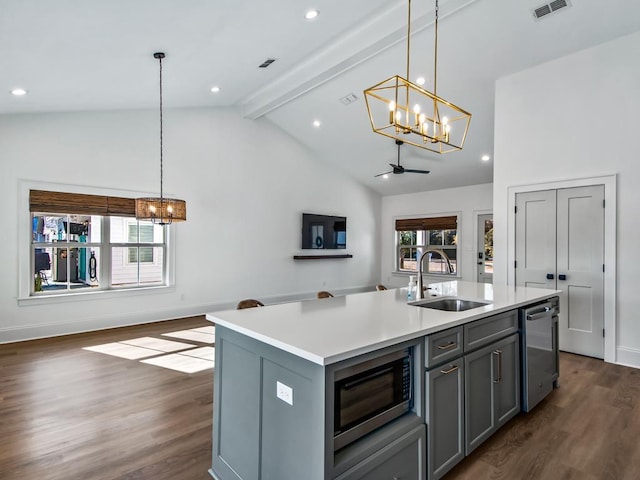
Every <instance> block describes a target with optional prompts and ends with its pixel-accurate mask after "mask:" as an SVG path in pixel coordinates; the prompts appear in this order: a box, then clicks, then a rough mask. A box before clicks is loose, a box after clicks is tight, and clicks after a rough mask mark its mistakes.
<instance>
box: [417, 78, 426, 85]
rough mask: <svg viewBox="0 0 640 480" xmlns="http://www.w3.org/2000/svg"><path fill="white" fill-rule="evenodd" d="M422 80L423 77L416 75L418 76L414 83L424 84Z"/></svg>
mask: <svg viewBox="0 0 640 480" xmlns="http://www.w3.org/2000/svg"><path fill="white" fill-rule="evenodd" d="M424 81H425V80H424V77H418V78H416V83H417V84H418V85H424Z"/></svg>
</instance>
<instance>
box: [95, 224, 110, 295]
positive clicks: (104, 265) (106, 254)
mask: <svg viewBox="0 0 640 480" xmlns="http://www.w3.org/2000/svg"><path fill="white" fill-rule="evenodd" d="M101 218H102V238H101V239H100V240H101V241H102V251H103V253H102V254H101V255H100V258H101V261H100V272H98V281H99V282H100V283H99V284H100V285H104V288H105V289H107V290H111V277H112V272H111V265H112V262H111V258H112V254H113V252H112V251H111V249H112V246H111V219H110V218H109V217H101Z"/></svg>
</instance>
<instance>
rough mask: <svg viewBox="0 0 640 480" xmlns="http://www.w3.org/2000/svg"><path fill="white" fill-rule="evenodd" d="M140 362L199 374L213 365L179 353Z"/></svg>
mask: <svg viewBox="0 0 640 480" xmlns="http://www.w3.org/2000/svg"><path fill="white" fill-rule="evenodd" d="M185 353H186V352H185ZM140 361H141V362H142V363H146V364H148V365H155V366H157V367H163V368H169V369H171V370H177V371H178V372H183V373H196V372H201V371H202V370H207V369H209V368H213V365H214V364H213V362H212V361H211V360H204V359H202V358H197V357H191V356H188V355H185V354H180V353H171V354H169V355H162V356H160V357H154V358H148V359H146V360H140Z"/></svg>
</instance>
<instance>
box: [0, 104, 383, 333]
mask: <svg viewBox="0 0 640 480" xmlns="http://www.w3.org/2000/svg"><path fill="white" fill-rule="evenodd" d="M164 133H165V151H164V153H165V185H164V186H165V191H167V192H170V193H173V194H176V195H177V196H179V197H180V198H183V199H185V200H186V201H187V215H188V220H187V222H186V223H180V224H176V225H174V226H173V227H172V228H175V229H176V246H177V249H176V252H177V253H176V258H177V269H176V274H175V278H176V285H175V289H173V290H169V291H164V292H162V293H149V294H144V295H134V294H130V293H124V294H122V295H117V298H113V296H111V297H110V298H96V297H95V296H94V297H92V298H91V299H84V300H81V301H75V302H63V303H60V302H52V303H49V304H45V305H43V304H41V303H38V302H30V303H28V304H27V305H24V303H25V302H19V301H18V286H17V283H18V277H19V275H18V270H19V268H27V271H28V267H25V266H26V265H28V263H27V262H28V259H27V258H20V256H19V255H18V250H19V248H18V238H19V235H18V232H17V231H16V230H17V229H16V225H18V224H19V223H20V222H19V221H18V216H21V217H20V218H23V217H22V216H27V218H28V215H29V212H28V211H22V210H19V206H18V205H19V203H20V201H19V196H20V193H19V190H20V187H19V185H21V184H22V183H21V180H24V181H47V182H54V183H60V184H68V185H88V186H91V187H96V188H99V189H117V190H119V191H122V190H129V191H138V192H139V191H148V192H155V193H156V194H157V191H158V189H159V159H158V151H159V146H158V141H159V140H158V118H157V111H128V112H122V111H119V112H84V113H64V114H39V115H6V116H0V164H1V165H2V175H1V176H0V199H1V202H0V203H1V204H2V205H3V211H4V219H5V220H4V235H3V242H2V244H3V245H2V252H3V256H2V258H3V268H2V275H0V342H3V341H4V342H6V341H12V340H18V339H24V338H35V337H41V336H49V335H56V334H61V333H68V332H75V331H85V330H91V329H98V328H104V327H110V326H118V325H123V324H129V323H138V322H145V321H152V320H159V319H166V318H175V317H179V316H183V315H189V314H197V313H203V312H206V311H210V310H212V309H215V308H220V307H228V306H231V305H235V303H236V302H237V301H238V300H239V299H242V298H246V297H255V298H260V299H263V300H266V301H267V302H268V301H274V300H276V299H282V298H284V297H287V296H308V295H312V294H314V293H315V291H317V290H321V289H326V290H333V291H340V290H349V289H359V288H363V287H366V286H371V285H374V284H375V283H377V281H378V276H379V272H380V261H379V257H380V255H379V253H380V248H379V230H378V219H379V215H380V198H379V196H378V195H377V194H375V193H373V192H372V191H371V190H369V189H367V188H365V187H363V186H361V185H360V184H358V183H356V182H354V181H353V180H350V179H349V178H347V177H345V176H344V175H342V174H340V173H339V172H336V171H335V168H332V167H329V166H327V167H325V166H324V165H323V164H322V163H320V162H317V161H316V160H314V159H313V158H312V155H311V154H310V153H309V151H307V150H306V149H305V148H304V147H302V146H301V145H300V144H298V143H296V142H295V141H294V140H292V139H291V138H290V137H288V136H287V135H286V134H285V133H283V132H282V131H281V130H279V129H278V128H276V127H275V126H273V125H272V124H271V123H269V122H268V121H266V120H258V121H251V120H246V119H243V118H241V117H240V116H239V115H237V114H236V113H235V111H233V110H230V109H179V110H178V109H176V110H168V111H166V112H165V132H164ZM302 212H312V213H324V214H334V215H345V216H346V217H347V219H348V220H347V223H348V232H347V250H346V251H340V253H351V254H353V256H354V257H353V258H352V259H347V260H323V261H306V262H300V261H294V260H293V259H292V256H293V255H294V254H298V253H301V251H300V242H301V237H300V228H301V217H302V215H301V214H302ZM23 236H24V235H23ZM105 297H106V296H105ZM19 303H22V304H19Z"/></svg>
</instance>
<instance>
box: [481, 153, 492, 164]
mask: <svg viewBox="0 0 640 480" xmlns="http://www.w3.org/2000/svg"><path fill="white" fill-rule="evenodd" d="M481 158H482V161H483V162H488V161H489V160H491V157H490V156H489V155H486V154H485V155H482V157H481Z"/></svg>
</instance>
